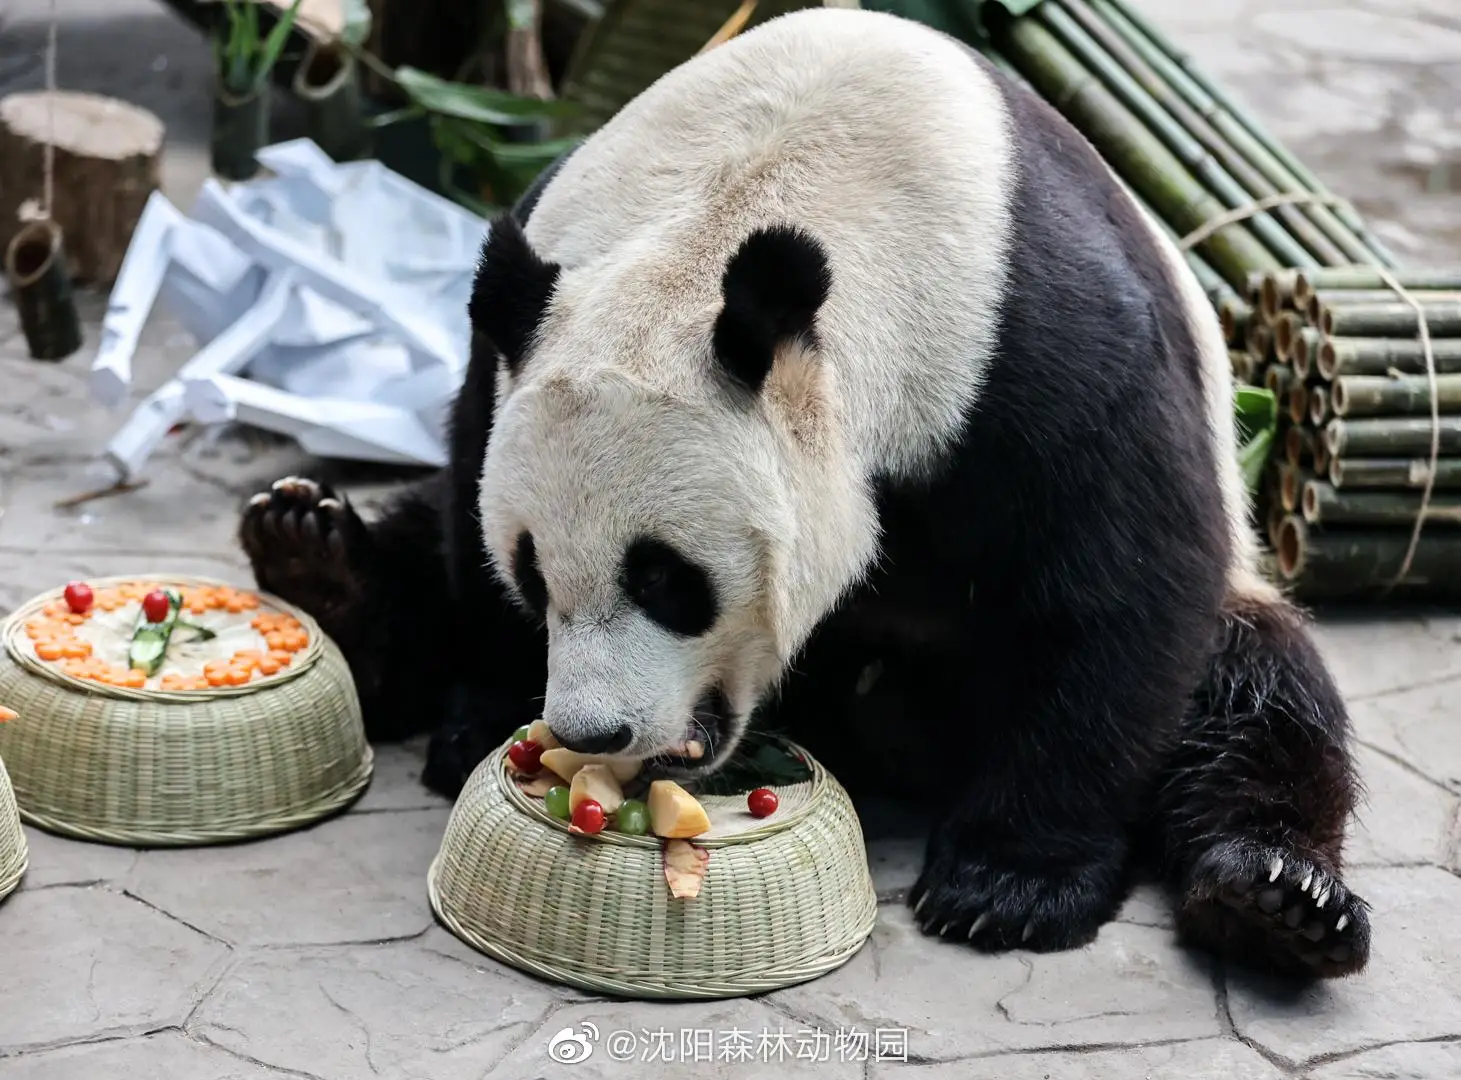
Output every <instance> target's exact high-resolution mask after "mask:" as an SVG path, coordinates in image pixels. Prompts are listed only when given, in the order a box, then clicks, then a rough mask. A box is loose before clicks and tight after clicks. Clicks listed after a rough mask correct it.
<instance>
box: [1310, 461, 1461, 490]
mask: <svg viewBox="0 0 1461 1080" xmlns="http://www.w3.org/2000/svg"><path fill="white" fill-rule="evenodd" d="M1316 471H1317V470H1316ZM1327 472H1328V476H1329V482H1330V483H1331V484H1333V485H1334V486H1335V487H1336V488H1338V489H1340V490H1341V491H1343V490H1346V489H1348V488H1423V487H1425V482H1426V477H1427V476H1429V475H1430V472H1431V462H1430V458H1428V457H1423V458H1400V457H1396V458H1342V457H1337V458H1331V459H1330V460H1329V468H1328V470H1327ZM1435 472H1436V481H1435V485H1434V486H1435V488H1436V490H1438V491H1461V457H1451V458H1444V457H1443V458H1437V459H1436V469H1435Z"/></svg>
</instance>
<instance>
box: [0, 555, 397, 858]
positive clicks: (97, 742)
mask: <svg viewBox="0 0 1461 1080" xmlns="http://www.w3.org/2000/svg"><path fill="white" fill-rule="evenodd" d="M137 580H138V579H131V578H107V579H94V580H92V581H91V582H90V585H91V586H92V587H94V588H95V589H96V590H98V595H102V593H103V591H108V592H109V593H112V594H116V593H118V592H120V593H123V594H125V595H128V596H132V595H135V591H136V590H137V589H139V588H141V586H139V585H137ZM145 580H146V581H147V582H148V583H152V584H157V585H160V586H163V587H166V588H173V589H177V590H179V591H180V592H182V593H183V594H184V595H185V596H186V595H188V591H189V590H196V591H198V593H199V594H200V595H201V593H202V592H203V591H206V590H221V591H225V592H232V590H230V588H229V586H227V585H225V584H223V583H221V582H216V581H212V580H210V579H206V578H194V577H189V578H180V577H169V576H165V575H164V576H149V577H147V578H146V579H145ZM127 590H133V592H127ZM242 595H247V596H248V598H249V602H250V603H252V604H254V608H253V609H251V611H252V612H256V613H257V614H255V615H254V617H255V618H258V617H259V616H260V615H268V616H269V617H270V618H274V619H281V620H283V619H291V620H293V622H291V623H290V625H291V626H295V625H297V627H298V629H297V630H294V631H292V633H295V634H297V635H298V636H299V638H300V639H301V640H307V644H303V645H299V647H298V651H297V652H295V653H292V654H291V655H290V657H289V660H288V663H287V665H286V666H283V667H282V668H280V667H279V666H278V664H277V663H273V664H269V665H268V667H269V674H268V675H267V676H266V675H264V674H263V672H262V669H258V670H256V672H255V674H257V676H258V677H257V678H253V677H251V679H250V681H249V682H248V683H246V684H243V685H221V686H217V687H206V688H193V689H178V688H177V683H176V682H173V683H172V684H171V686H172V687H173V688H170V689H162V688H161V687H160V686H159V685H157V684H158V679H156V678H153V679H150V680H148V683H147V685H145V686H142V687H137V686H135V685H133V686H127V685H113V684H109V683H103V682H98V681H97V679H96V678H95V677H78V676H77V675H75V674H68V671H67V670H66V669H65V668H63V667H58V666H56V665H55V664H54V663H50V662H47V661H46V660H45V659H42V658H41V656H40V655H39V654H38V649H39V646H38V645H37V643H36V642H35V641H34V640H32V635H33V634H35V633H36V631H35V629H34V628H35V626H36V625H37V624H38V623H44V622H45V620H46V619H47V618H49V619H52V620H54V621H56V622H58V623H59V622H62V621H64V620H65V619H66V618H68V616H66V615H65V614H64V613H63V612H60V605H61V604H62V602H63V601H62V600H61V597H62V591H61V590H54V591H52V592H48V593H45V594H42V595H41V596H38V597H36V598H35V599H33V600H31V601H30V602H29V603H27V604H25V605H24V606H22V607H21V608H19V609H18V610H17V611H15V612H14V613H13V614H12V615H11V616H10V618H9V619H7V620H6V621H5V622H4V623H3V624H0V645H3V648H0V704H3V705H5V706H7V707H8V708H9V709H10V710H12V711H14V712H15V713H16V714H18V715H17V716H16V718H15V719H13V720H10V721H8V722H7V723H4V724H0V757H3V758H4V760H5V762H6V764H7V765H8V767H9V769H10V775H11V779H12V781H13V783H14V786H15V797H16V801H17V802H18V803H19V805H20V813H21V816H22V817H23V818H24V819H25V820H26V821H28V822H30V823H31V824H34V825H37V826H40V827H41V828H44V829H48V830H51V831H53V832H57V833H62V834H65V835H69V836H73V837H77V838H80V839H84V840H97V841H104V842H110V843H119V844H131V845H135V846H141V847H152V846H176V845H187V844H208V843H218V842H223V841H229V840H240V839H245V838H249V837H257V836H263V835H267V834H270V833H276V832H282V831H285V830H288V829H292V828H297V827H299V826H302V825H306V824H309V823H311V822H313V821H316V820H318V819H319V818H322V817H324V816H326V815H328V814H330V813H332V812H334V811H336V810H338V809H340V808H342V807H344V806H345V805H347V804H348V803H350V802H351V801H352V800H353V799H355V798H356V797H357V796H358V795H359V794H360V793H361V791H363V790H364V788H365V786H366V784H368V783H369V781H370V775H371V761H372V755H371V750H370V747H369V745H368V744H367V743H366V741H365V732H364V727H363V724H362V722H361V716H360V703H359V700H358V698H357V696H356V692H355V685H354V682H353V681H352V679H351V675H350V670H349V668H348V666H347V665H346V663H345V659H344V657H343V656H342V655H341V653H340V651H339V649H338V648H337V647H336V646H335V645H334V643H333V642H331V641H330V640H329V639H328V638H327V637H326V636H325V635H324V633H323V632H322V631H321V630H320V628H319V627H318V626H317V625H316V624H315V622H314V620H313V619H311V618H310V617H309V616H308V615H307V614H305V613H304V612H303V611H301V610H299V609H298V608H295V607H293V606H291V605H289V604H286V603H284V602H283V601H282V600H279V599H277V598H275V597H272V596H268V595H263V594H242ZM128 602H132V601H128ZM106 617H107V618H115V619H116V620H120V619H124V618H125V617H126V611H125V610H123V611H121V612H119V613H116V614H115V616H113V615H112V614H108V615H107V616H106ZM212 617H214V613H212V612H209V613H207V614H205V615H202V616H197V618H198V620H199V623H200V625H201V624H204V623H206V621H207V620H208V619H209V618H212ZM101 619H102V616H100V615H98V620H97V621H98V622H101ZM226 620H229V616H228V615H225V614H223V613H221V612H220V613H217V616H216V622H215V625H216V626H218V627H220V628H219V629H217V630H216V631H215V632H216V633H217V638H216V639H215V640H219V641H222V642H224V645H223V646H222V647H225V648H226V647H231V646H232V645H234V644H240V643H248V642H250V641H252V640H253V635H254V634H255V633H256V632H255V631H254V630H252V629H247V628H248V627H249V626H250V625H251V624H250V623H247V622H243V623H240V621H239V620H237V619H234V620H231V621H226ZM82 625H84V624H82ZM103 629H104V628H103V627H98V628H97V631H96V632H97V633H98V634H100V633H101V632H102V630H103ZM257 633H259V634H262V631H258V632H257ZM113 637H115V632H114V633H113ZM200 648H201V646H200ZM180 651H181V650H180ZM238 655H243V653H242V652H240V653H239V654H238ZM252 655H255V656H257V655H258V654H257V653H254V654H252ZM167 677H168V678H171V679H174V680H176V679H183V678H184V677H183V676H181V675H169V676H167ZM133 681H135V680H133ZM184 681H187V680H186V679H184ZM199 681H201V680H199Z"/></svg>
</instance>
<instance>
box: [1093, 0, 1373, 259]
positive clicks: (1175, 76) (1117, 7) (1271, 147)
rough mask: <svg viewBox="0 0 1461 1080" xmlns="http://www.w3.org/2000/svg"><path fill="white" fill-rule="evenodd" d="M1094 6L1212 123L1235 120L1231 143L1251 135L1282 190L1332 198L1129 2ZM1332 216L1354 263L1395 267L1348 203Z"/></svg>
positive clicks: (1101, 0) (1104, 0)
mask: <svg viewBox="0 0 1461 1080" xmlns="http://www.w3.org/2000/svg"><path fill="white" fill-rule="evenodd" d="M1093 2H1094V3H1095V4H1096V9H1097V10H1098V11H1100V12H1101V14H1102V15H1104V16H1105V17H1106V18H1107V19H1109V20H1110V22H1111V24H1112V25H1113V26H1115V27H1116V28H1117V29H1118V30H1119V31H1120V32H1121V33H1122V35H1123V36H1125V37H1126V38H1127V39H1128V40H1130V41H1131V42H1132V44H1133V45H1136V46H1137V47H1141V46H1142V45H1143V44H1145V45H1147V46H1148V47H1149V49H1150V50H1151V53H1152V54H1153V55H1160V56H1161V57H1163V58H1165V60H1166V61H1167V65H1166V67H1165V68H1164V73H1165V74H1167V78H1168V79H1169V81H1171V82H1172V84H1173V85H1175V86H1177V87H1178V88H1179V90H1180V91H1182V92H1184V93H1186V94H1188V96H1189V98H1190V99H1191V100H1192V101H1193V107H1194V108H1196V109H1197V110H1198V111H1199V112H1201V113H1202V114H1203V115H1204V116H1207V117H1209V119H1213V118H1215V116H1216V115H1218V114H1220V113H1225V114H1226V115H1227V117H1229V118H1231V121H1232V124H1233V125H1234V129H1233V130H1231V131H1229V132H1228V138H1229V139H1230V140H1233V141H1234V142H1238V141H1240V133H1241V134H1243V135H1246V136H1247V139H1248V141H1249V144H1250V145H1251V146H1253V147H1254V148H1256V149H1259V150H1261V153H1260V154H1259V155H1256V156H1254V160H1255V162H1256V161H1259V160H1260V158H1261V159H1265V160H1272V161H1273V162H1275V163H1276V164H1277V165H1278V166H1280V167H1281V168H1282V169H1283V170H1284V174H1283V176H1282V177H1281V178H1275V179H1274V183H1275V184H1276V185H1277V186H1278V187H1279V188H1280V189H1281V190H1284V191H1312V192H1314V193H1315V194H1319V195H1330V194H1331V192H1330V191H1329V189H1328V188H1326V187H1325V186H1324V185H1323V184H1322V183H1320V182H1319V178H1318V177H1317V176H1315V175H1314V173H1313V172H1312V171H1311V170H1310V169H1309V167H1308V166H1307V165H1305V164H1304V163H1303V162H1302V161H1301V160H1299V158H1297V157H1296V156H1295V155H1294V154H1293V152H1292V151H1290V150H1289V148H1288V147H1287V146H1285V145H1284V144H1283V143H1281V142H1279V141H1278V140H1277V139H1275V138H1274V137H1273V136H1272V135H1270V134H1269V133H1268V131H1267V130H1266V129H1265V128H1264V127H1263V126H1262V125H1261V124H1259V123H1258V121H1257V120H1255V119H1254V117H1253V115H1252V114H1251V113H1250V112H1248V110H1247V109H1245V108H1243V106H1241V105H1239V104H1238V103H1237V102H1236V101H1234V100H1233V99H1232V98H1231V97H1230V96H1229V95H1228V93H1227V92H1226V91H1225V90H1223V89H1222V87H1220V86H1218V85H1217V84H1216V83H1214V82H1213V81H1212V80H1211V79H1209V78H1207V76H1206V75H1204V74H1203V72H1202V70H1201V68H1200V67H1198V66H1197V65H1194V64H1193V63H1192V59H1191V57H1190V56H1188V54H1186V53H1185V52H1182V51H1181V50H1179V49H1177V48H1175V47H1174V46H1173V45H1172V43H1171V42H1170V41H1169V40H1168V39H1167V38H1165V37H1164V36H1163V35H1162V33H1161V32H1160V31H1159V30H1157V29H1156V28H1155V27H1154V26H1153V25H1152V24H1151V21H1150V20H1148V19H1147V18H1146V17H1145V16H1143V15H1142V14H1140V13H1139V12H1137V11H1135V10H1134V9H1133V8H1132V7H1131V5H1130V4H1128V3H1127V2H1126V0H1093ZM1314 209H1315V210H1316V211H1323V210H1325V208H1324V207H1320V206H1316V207H1314ZM1329 216H1330V217H1334V218H1337V219H1338V220H1339V221H1340V222H1342V224H1343V226H1344V231H1345V232H1346V233H1348V234H1349V235H1350V236H1351V238H1352V240H1353V243H1354V246H1353V248H1351V247H1349V246H1347V245H1343V246H1345V247H1346V250H1347V251H1349V253H1350V256H1351V258H1352V259H1353V260H1354V261H1355V262H1357V263H1373V262H1378V263H1380V264H1382V265H1384V266H1387V267H1389V266H1394V265H1395V258H1394V256H1392V255H1391V254H1390V252H1389V251H1388V250H1387V249H1386V248H1385V246H1384V245H1383V244H1381V243H1380V241H1379V240H1378V239H1377V238H1376V237H1375V235H1374V234H1373V233H1372V232H1370V230H1369V228H1368V227H1367V226H1366V225H1365V223H1364V221H1363V220H1361V219H1360V216H1359V215H1358V214H1357V213H1355V211H1354V209H1353V208H1352V207H1350V206H1349V205H1348V204H1339V205H1337V206H1335V207H1334V209H1333V211H1332V213H1329ZM1333 239H1334V240H1335V241H1336V242H1339V241H1340V236H1338V235H1335V236H1333Z"/></svg>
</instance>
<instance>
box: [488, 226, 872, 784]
mask: <svg viewBox="0 0 1461 1080" xmlns="http://www.w3.org/2000/svg"><path fill="white" fill-rule="evenodd" d="M673 251H674V252H676V254H670V255H666V254H665V251H664V246H663V245H661V250H656V247H655V245H645V247H644V248H643V249H642V250H639V251H637V252H636V251H632V250H631V251H622V250H621V251H620V252H618V253H616V255H615V257H614V258H613V259H612V260H599V261H598V262H596V263H592V264H586V265H584V266H582V267H578V268H575V269H573V270H564V269H562V268H560V267H559V266H557V265H555V264H553V263H552V262H549V261H547V260H545V259H543V258H542V257H541V256H539V255H538V254H537V253H536V252H535V251H534V250H533V248H532V246H531V245H530V244H529V242H528V240H527V238H526V236H525V234H524V233H523V231H522V229H521V227H520V226H518V225H517V224H516V223H515V222H514V221H513V220H512V219H511V218H502V219H500V220H498V221H497V222H495V223H494V225H493V228H492V230H491V233H490V235H489V238H488V241H487V243H486V245H485V246H484V250H483V253H482V258H481V260H480V263H479V268H478V274H477V280H476V283H475V286H474V291H473V297H472V301H471V312H470V313H471V319H472V326H473V330H474V333H475V335H476V339H477V341H478V343H479V347H481V348H487V349H490V350H492V352H494V353H495V354H496V357H497V363H498V367H497V387H496V396H495V399H494V405H493V426H492V431H491V434H490V437H489V440H488V446H487V452H486V456H485V460H484V462H483V465H482V472H481V477H480V486H479V510H480V514H481V522H482V529H483V538H484V542H485V546H486V551H487V555H488V558H489V560H490V563H491V566H492V568H493V571H494V572H495V573H496V575H497V576H498V578H499V579H500V580H501V581H502V583H503V584H504V586H505V587H506V588H507V590H508V592H509V594H510V595H511V596H512V597H513V599H514V600H515V602H516V603H518V604H519V605H520V606H521V607H522V608H523V609H524V610H525V611H526V612H528V613H529V614H530V615H531V616H532V617H534V618H536V619H539V620H541V621H542V622H543V623H544V625H545V626H546V629H547V634H548V684H547V688H546V696H545V700H544V703H543V716H544V719H545V720H546V721H547V723H548V725H549V726H550V728H551V729H552V731H553V733H554V735H555V736H556V737H557V738H558V739H559V740H560V741H562V742H563V743H564V744H565V745H566V746H569V747H571V748H575V749H580V750H582V751H584V752H596V753H611V754H622V755H624V756H627V757H635V758H640V759H647V760H648V763H649V765H650V766H651V768H653V769H654V770H655V771H657V772H659V773H661V774H665V775H671V776H676V775H678V776H687V775H692V774H693V773H695V772H697V771H703V770H708V769H712V768H714V767H715V766H717V765H719V764H721V763H723V762H724V761H725V760H726V758H727V757H728V755H729V754H730V753H731V751H732V750H733V749H734V748H735V745H736V743H737V742H738V741H739V739H740V737H741V735H742V734H743V733H744V731H745V728H746V724H747V722H748V719H749V718H750V716H751V714H752V713H753V712H754V710H755V708H756V706H757V705H759V704H760V703H761V702H762V701H764V700H765V698H766V697H767V695H768V694H770V693H772V692H774V690H775V687H776V685H777V683H778V680H779V678H780V676H781V674H782V672H783V671H784V669H785V667H786V665H787V663H788V662H789V661H790V659H791V657H792V655H793V654H794V653H795V652H796V650H797V649H798V648H799V647H800V645H801V644H802V643H803V642H804V641H805V639H806V637H807V636H808V634H809V633H810V631H811V629H812V627H813V626H814V625H815V623H816V622H817V621H818V620H819V619H820V618H821V617H822V616H823V615H824V614H825V613H826V611H827V610H828V609H829V608H830V607H831V606H832V604H833V603H834V602H835V600H836V598H837V597H838V596H839V595H840V594H841V592H842V591H843V590H844V589H845V588H846V587H847V586H848V585H849V584H850V583H851V579H852V578H853V577H854V576H855V574H856V571H857V569H858V568H859V567H860V566H861V565H862V564H863V563H865V562H866V558H867V552H866V551H865V550H864V548H865V547H866V544H865V543H864V541H866V540H868V535H867V529H866V528H865V525H864V522H865V520H866V518H867V513H868V508H867V505H866V500H864V499H863V498H862V495H861V490H862V489H861V485H860V484H859V483H858V482H857V481H856V480H855V478H853V477H852V476H851V474H850V473H849V471H848V470H847V468H846V455H845V454H844V453H842V452H841V450H840V445H839V435H838V432H837V429H836V422H835V414H836V403H835V398H836V388H835V386H834V385H833V382H832V379H831V375H830V372H829V371H828V370H827V369H828V365H826V364H823V363H821V362H820V361H819V357H818V345H817V332H816V323H817V316H818V312H819V310H820V309H821V308H822V306H823V304H824V303H825V301H826V300H827V296H828V292H829V289H830V287H831V279H830V271H829V267H828V260H827V257H826V255H825V253H824V252H823V250H822V248H821V247H820V246H819V245H818V244H817V242H816V241H815V240H813V239H811V238H809V237H807V236H806V235H804V234H802V233H800V232H798V231H795V230H792V229H788V228H780V227H771V228H765V229H758V230H755V231H752V232H751V233H750V234H749V235H746V236H743V237H742V238H741V239H740V241H739V243H732V244H730V245H728V248H727V250H726V251H723V252H721V253H720V254H719V256H718V258H713V259H706V258H703V257H701V256H699V255H695V254H689V255H686V254H684V253H683V252H682V251H680V249H679V248H673ZM677 258H679V259H680V262H679V263H678V264H676V263H675V259H677ZM606 263H609V264H610V265H605V264H606ZM707 266H709V267H710V269H709V270H707V269H706V267H707ZM489 355H490V354H489ZM848 512H851V514H852V516H854V517H857V518H858V519H859V521H858V523H857V524H853V523H851V522H847V521H842V520H839V518H846V517H847V516H848ZM809 523H815V524H816V526H817V527H816V528H808V525H809ZM484 663H490V658H484ZM691 743H699V744H700V745H699V747H698V748H697V747H694V746H692V745H690V744H691ZM697 749H698V750H699V751H700V752H699V753H698V754H697V753H696V751H697Z"/></svg>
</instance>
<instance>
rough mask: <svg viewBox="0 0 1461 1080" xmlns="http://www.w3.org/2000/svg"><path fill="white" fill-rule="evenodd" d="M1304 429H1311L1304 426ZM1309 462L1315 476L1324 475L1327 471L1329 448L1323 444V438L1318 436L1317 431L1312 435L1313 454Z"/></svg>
mask: <svg viewBox="0 0 1461 1080" xmlns="http://www.w3.org/2000/svg"><path fill="white" fill-rule="evenodd" d="M1304 430H1305V431H1312V430H1313V429H1312V428H1307V427H1306V428H1305V429H1304ZM1310 464H1311V465H1312V466H1313V472H1314V475H1315V476H1325V475H1327V474H1328V472H1329V450H1328V449H1327V448H1326V447H1325V446H1324V440H1323V439H1321V438H1319V436H1318V433H1317V432H1315V437H1314V455H1313V457H1312V458H1311V459H1310Z"/></svg>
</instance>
